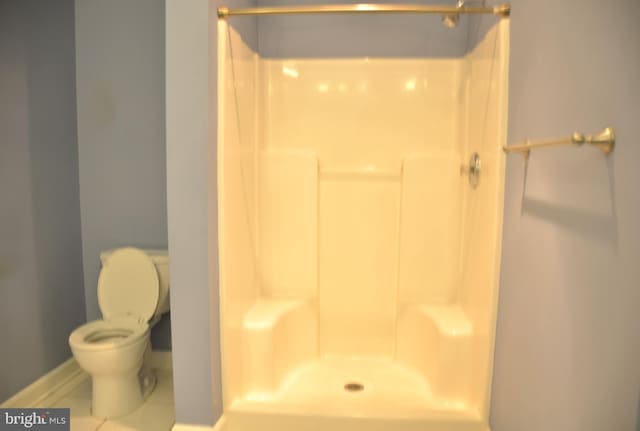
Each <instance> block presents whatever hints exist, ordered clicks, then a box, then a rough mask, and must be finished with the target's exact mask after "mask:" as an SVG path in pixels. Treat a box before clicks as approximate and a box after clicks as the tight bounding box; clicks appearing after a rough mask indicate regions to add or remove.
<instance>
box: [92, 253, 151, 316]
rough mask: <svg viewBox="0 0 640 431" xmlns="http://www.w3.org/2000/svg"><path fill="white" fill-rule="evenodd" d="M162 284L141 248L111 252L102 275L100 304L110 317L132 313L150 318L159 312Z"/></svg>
mask: <svg viewBox="0 0 640 431" xmlns="http://www.w3.org/2000/svg"><path fill="white" fill-rule="evenodd" d="M159 294H160V286H159V281H158V272H157V271H156V267H155V265H154V264H153V261H152V260H151V258H150V257H149V256H148V255H147V254H146V253H145V252H143V251H142V250H138V249H137V248H130V247H129V248H120V249H118V250H115V251H113V252H112V253H111V255H110V256H109V258H108V259H107V261H106V262H105V263H104V265H103V266H102V270H101V271H100V276H99V278H98V304H99V305H100V310H101V311H102V315H103V316H104V317H105V318H106V319H110V318H114V317H119V316H127V315H128V316H132V317H135V318H138V319H140V320H143V321H149V320H150V319H151V318H152V317H153V315H154V314H155V311H156V306H157V305H158V296H159Z"/></svg>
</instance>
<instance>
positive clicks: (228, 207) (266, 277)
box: [218, 21, 508, 430]
mask: <svg viewBox="0 0 640 431" xmlns="http://www.w3.org/2000/svg"><path fill="white" fill-rule="evenodd" d="M507 26H508V23H507V22H506V21H503V22H501V23H499V24H497V25H496V26H494V27H493V28H492V29H491V30H490V31H489V32H488V33H487V35H486V36H485V38H484V40H483V41H482V42H481V43H480V44H478V46H476V47H475V48H474V49H473V50H472V51H471V52H469V53H467V54H466V55H465V56H459V57H451V58H446V57H439V58H424V59H415V58H413V59H402V58H393V59H392V58H340V59H331V58H325V59H303V58H288V59H262V58H260V57H259V56H258V55H257V54H256V53H255V52H253V51H252V50H251V48H249V47H248V46H247V45H246V44H245V43H244V42H243V40H242V39H241V38H240V37H239V36H238V34H237V33H236V32H235V31H234V29H233V28H232V27H228V26H227V25H226V23H225V22H220V24H219V40H220V46H219V48H218V53H219V56H220V57H219V58H220V62H219V63H220V70H219V82H220V83H219V95H220V99H219V104H220V106H221V107H222V109H219V112H220V117H219V137H218V142H219V148H218V151H219V157H218V160H219V166H218V168H219V171H218V172H219V173H218V175H219V196H220V201H219V221H218V222H219V232H220V277H221V328H222V343H223V344H222V347H223V349H222V350H223V386H224V394H223V395H224V396H223V400H224V406H225V407H224V408H225V415H227V416H228V418H229V421H230V422H229V424H230V427H231V428H233V427H235V428H233V429H238V430H240V429H247V430H249V429H252V427H253V426H254V425H255V426H256V427H257V426H263V427H264V426H265V423H267V422H265V421H268V420H275V419H273V418H274V416H269V415H273V414H278V415H280V416H278V417H280V418H282V417H284V416H286V415H289V416H287V417H289V419H290V420H293V421H294V422H291V424H293V425H295V426H300V427H302V428H304V426H305V425H304V423H303V422H299V421H304V418H302V417H300V416H299V415H300V414H306V415H311V416H317V417H323V418H325V419H326V418H334V419H335V420H338V419H339V418H344V417H352V418H353V417H358V418H360V419H361V420H367V419H376V420H377V421H378V422H376V423H377V425H376V426H379V427H380V428H379V429H381V430H382V429H394V427H395V426H396V425H397V423H395V422H393V421H394V420H397V419H398V418H402V419H403V420H404V421H407V420H408V421H410V423H409V422H408V423H405V426H407V427H408V428H406V429H421V430H429V429H434V430H436V429H438V430H449V429H452V430H453V429H465V430H467V429H468V430H486V429H488V400H489V389H490V375H491V369H492V366H493V364H492V352H493V338H494V326H495V316H496V303H497V281H498V280H497V274H498V265H499V250H498V247H499V244H500V226H501V214H502V187H503V155H502V153H501V147H502V144H503V143H504V140H505V130H506V118H505V112H506V78H507V77H506V72H507V52H508V46H507V43H508V27H507ZM474 151H475V152H478V153H479V154H480V156H481V158H482V163H483V165H482V169H483V170H482V175H481V178H480V183H479V185H478V187H477V188H475V189H474V188H471V187H470V186H469V183H468V181H467V178H466V176H465V174H463V173H461V166H462V165H464V164H466V162H467V160H468V158H469V156H470V155H471V153H472V152H474ZM348 383H357V384H358V385H362V387H361V390H360V391H358V393H357V394H356V393H350V392H349V391H348V390H345V385H347V384H348ZM247 415H248V416H247ZM261 415H267V416H261ZM283 415H284V416H283ZM291 415H293V416H291ZM293 417H295V419H291V418H293ZM332 420H333V419H332ZM252 421H253V422H252ZM296 421H298V422H296ZM381 421H382V422H381ZM384 421H387V422H384ZM453 423H457V424H458V425H455V426H458V428H455V426H454V425H451V424H453ZM234 424H235V425H234ZM385 424H386V425H385ZM460 424H463V425H464V426H462V427H460V426H461V425H460ZM271 425H273V426H283V424H282V423H280V424H278V423H276V422H273V423H271ZM293 425H292V426H293ZM325 425H326V426H331V427H334V428H335V429H339V428H340V427H344V426H346V425H344V424H343V423H342V422H335V423H334V422H331V423H330V424H329V423H327V424H325ZM362 425H363V424H362V423H361V424H360V425H359V426H362ZM385 426H388V428H384V427H385ZM449 426H452V427H453V428H448V427H449ZM336 427H337V428H336ZM411 427H414V428H411ZM342 429H345V430H346V429H350V428H348V427H346V428H342ZM377 429H378V428H377Z"/></svg>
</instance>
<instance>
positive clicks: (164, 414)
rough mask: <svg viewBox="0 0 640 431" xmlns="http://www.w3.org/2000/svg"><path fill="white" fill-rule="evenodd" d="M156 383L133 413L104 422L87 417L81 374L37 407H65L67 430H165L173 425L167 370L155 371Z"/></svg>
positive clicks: (87, 393) (85, 380) (86, 388)
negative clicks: (68, 410) (67, 418)
mask: <svg viewBox="0 0 640 431" xmlns="http://www.w3.org/2000/svg"><path fill="white" fill-rule="evenodd" d="M155 372H156V375H157V376H158V383H157V385H156V388H155V389H154V391H153V393H152V394H151V396H149V398H148V399H147V400H146V401H145V403H144V404H143V405H142V406H140V408H138V409H137V410H136V411H134V412H133V413H131V414H129V415H127V416H123V417H121V418H118V419H112V420H104V419H99V418H95V417H93V416H91V378H90V377H89V375H87V374H83V375H82V376H81V377H79V378H78V379H74V382H72V383H71V384H70V385H68V386H66V387H65V388H63V389H62V390H61V391H58V392H56V393H55V394H52V395H51V396H49V397H48V398H46V399H45V400H43V401H42V402H40V403H39V405H38V407H69V408H70V409H71V431H98V430H99V431H169V430H170V429H171V427H172V426H173V423H174V422H175V409H174V402H173V377H172V372H171V369H156V370H155Z"/></svg>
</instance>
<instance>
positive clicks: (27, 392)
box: [0, 358, 84, 408]
mask: <svg viewBox="0 0 640 431" xmlns="http://www.w3.org/2000/svg"><path fill="white" fill-rule="evenodd" d="M82 374H84V371H82V370H81V369H80V367H79V366H78V363H77V362H76V360H75V359H74V358H69V359H67V360H66V361H64V362H63V363H62V364H60V365H58V366H57V367H56V368H54V369H53V370H51V371H49V372H48V373H47V374H45V375H44V376H42V377H40V378H39V379H38V380H36V381H35V382H33V383H31V384H30V385H29V386H27V387H26V388H24V389H22V390H21V391H20V392H18V393H17V394H15V395H14V396H12V397H11V398H9V399H8V400H6V401H5V402H3V403H2V404H0V407H2V408H12V407H35V406H36V405H38V403H39V402H40V401H42V400H43V399H45V398H47V397H49V396H51V395H53V393H54V392H56V391H57V390H58V389H59V388H61V387H63V386H65V385H66V384H67V383H69V382H70V381H71V380H73V379H74V378H77V377H78V376H81V375H82Z"/></svg>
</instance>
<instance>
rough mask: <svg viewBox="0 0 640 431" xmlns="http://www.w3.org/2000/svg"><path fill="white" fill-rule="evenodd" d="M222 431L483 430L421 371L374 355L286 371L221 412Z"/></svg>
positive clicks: (327, 360)
mask: <svg viewBox="0 0 640 431" xmlns="http://www.w3.org/2000/svg"><path fill="white" fill-rule="evenodd" d="M224 420H225V425H224V427H221V428H220V429H221V430H224V431H254V430H255V431H258V430H268V429H278V430H282V431H288V430H292V431H293V430H296V431H298V430H299V431H316V430H317V431H320V430H332V431H351V430H353V431H355V430H360V429H367V430H373V431H392V430H399V431H418V430H420V431H487V430H488V428H486V426H485V425H483V423H482V421H481V420H480V419H479V418H478V416H477V414H476V412H474V411H471V410H469V409H468V408H467V406H466V405H464V404H457V405H456V404H447V403H441V402H438V401H437V400H435V399H434V398H433V397H432V394H431V390H430V388H429V385H428V384H427V382H425V380H424V379H423V378H421V376H419V375H418V374H416V373H415V372H413V371H412V370H411V369H409V368H408V367H405V366H403V365H402V364H399V363H395V362H393V361H390V360H385V359H375V358H358V359H352V358H340V357H330V358H324V359H318V360H315V361H310V362H307V363H305V364H303V365H301V366H299V367H297V368H296V369H294V370H292V371H291V372H290V373H289V374H287V375H286V377H285V378H284V380H283V382H282V384H281V385H280V387H279V388H278V390H277V391H275V392H273V393H262V394H261V393H248V394H246V395H245V397H243V398H241V399H237V400H236V401H235V402H234V403H233V404H232V405H231V406H230V407H229V408H228V409H226V412H225V417H224Z"/></svg>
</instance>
